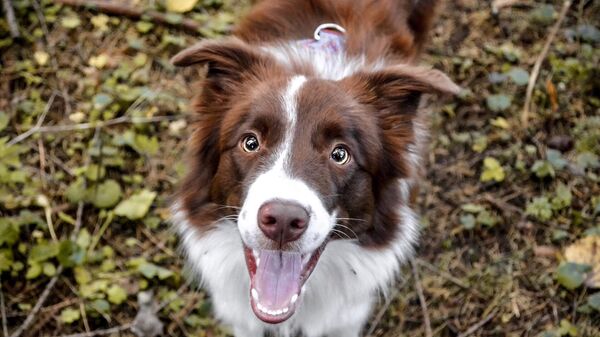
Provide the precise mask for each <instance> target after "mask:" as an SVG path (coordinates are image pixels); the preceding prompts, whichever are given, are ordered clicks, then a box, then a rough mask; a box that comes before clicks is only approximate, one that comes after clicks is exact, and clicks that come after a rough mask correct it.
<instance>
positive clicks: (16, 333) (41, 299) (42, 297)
mask: <svg viewBox="0 0 600 337" xmlns="http://www.w3.org/2000/svg"><path fill="white" fill-rule="evenodd" d="M62 272H63V266H58V268H56V274H55V275H54V276H52V278H51V279H50V282H48V284H47V285H46V288H45V289H44V291H43V292H42V295H40V297H39V298H38V300H37V302H36V303H35V306H34V307H33V309H32V310H31V312H30V313H29V315H27V318H25V321H23V324H21V326H20V327H19V328H18V329H17V330H15V331H14V332H13V333H12V335H10V337H19V336H21V335H22V334H23V332H25V330H27V329H28V328H29V327H30V326H31V323H33V320H34V319H35V318H36V316H37V314H38V312H39V311H40V309H41V308H42V305H43V304H44V302H46V299H47V298H48V295H50V291H52V288H54V285H55V284H56V281H58V278H59V277H60V274H62Z"/></svg>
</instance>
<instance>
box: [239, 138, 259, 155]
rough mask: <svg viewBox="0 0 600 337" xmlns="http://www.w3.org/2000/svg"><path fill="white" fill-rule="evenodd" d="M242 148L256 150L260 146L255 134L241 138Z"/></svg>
mask: <svg viewBox="0 0 600 337" xmlns="http://www.w3.org/2000/svg"><path fill="white" fill-rule="evenodd" d="M242 148H243V149H244V151H246V152H256V151H258V149H259V148H260V144H259V143H258V139H257V138H256V136H246V137H244V139H243V140H242Z"/></svg>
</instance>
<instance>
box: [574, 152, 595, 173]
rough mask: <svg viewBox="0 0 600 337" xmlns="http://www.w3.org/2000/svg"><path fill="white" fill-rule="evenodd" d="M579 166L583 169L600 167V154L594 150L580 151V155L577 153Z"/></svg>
mask: <svg viewBox="0 0 600 337" xmlns="http://www.w3.org/2000/svg"><path fill="white" fill-rule="evenodd" d="M576 161H577V166H579V167H581V168H582V169H584V170H585V169H588V168H591V169H596V168H599V167H600V160H599V159H598V156H597V155H596V154H595V153H592V152H588V151H586V152H583V153H580V154H579V155H577V159H576Z"/></svg>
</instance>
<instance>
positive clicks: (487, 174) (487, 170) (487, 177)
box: [480, 157, 505, 182]
mask: <svg viewBox="0 0 600 337" xmlns="http://www.w3.org/2000/svg"><path fill="white" fill-rule="evenodd" d="M504 177H505V173H504V169H503V168H502V165H500V162H498V160H497V159H495V158H492V157H487V158H485V159H484V160H483V172H482V173H481V178H480V180H481V181H482V182H486V181H491V180H494V181H496V182H501V181H503V180H504Z"/></svg>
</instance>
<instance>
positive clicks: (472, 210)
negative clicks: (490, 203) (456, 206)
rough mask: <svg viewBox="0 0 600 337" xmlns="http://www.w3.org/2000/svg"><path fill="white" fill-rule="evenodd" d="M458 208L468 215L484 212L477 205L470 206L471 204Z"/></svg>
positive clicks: (483, 208)
mask: <svg viewBox="0 0 600 337" xmlns="http://www.w3.org/2000/svg"><path fill="white" fill-rule="evenodd" d="M460 208H461V209H462V210H463V211H465V212H468V213H479V212H481V211H483V210H485V207H483V206H481V205H477V204H472V203H468V204H464V205H462V206H460Z"/></svg>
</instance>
